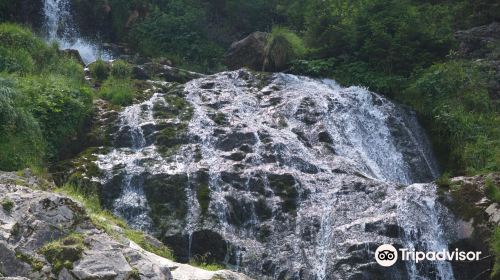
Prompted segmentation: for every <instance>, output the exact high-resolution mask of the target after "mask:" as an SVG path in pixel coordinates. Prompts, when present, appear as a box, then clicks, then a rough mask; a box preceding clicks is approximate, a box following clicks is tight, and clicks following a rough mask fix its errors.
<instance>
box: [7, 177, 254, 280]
mask: <svg viewBox="0 0 500 280" xmlns="http://www.w3.org/2000/svg"><path fill="white" fill-rule="evenodd" d="M13 180H15V182H13ZM27 182H31V184H30V187H26V186H22V185H28V184H27ZM40 182H45V181H44V180H39V179H37V178H35V177H32V176H18V175H16V174H14V173H5V172H1V173H0V198H1V203H2V209H0V275H2V276H9V277H27V278H29V279H65V280H70V279H159V280H160V279H179V280H180V279H200V280H201V279H206V280H209V279H246V278H245V277H244V276H241V275H238V274H235V273H231V272H229V271H218V272H209V271H205V270H202V269H199V268H194V267H191V266H188V265H182V264H177V263H174V262H172V261H170V260H167V259H164V258H162V257H159V256H157V255H155V254H152V253H149V252H147V251H144V250H143V249H142V248H140V247H139V246H138V245H137V244H135V243H133V242H132V241H130V240H128V239H126V238H125V237H124V236H122V235H120V234H118V236H116V237H111V236H109V235H108V234H106V233H105V232H104V231H102V230H99V229H97V228H96V227H95V226H94V225H93V224H92V223H91V220H90V219H89V216H88V215H87V213H86V211H85V209H84V208H83V207H82V206H81V205H80V204H79V203H77V202H75V201H73V200H72V199H70V198H68V197H66V196H63V195H59V194H55V193H51V192H47V191H42V190H36V188H40V187H44V188H46V187H47V184H46V183H40ZM20 184H22V185H20ZM52 186H53V185H52ZM171 271H174V272H173V273H171ZM7 279H9V278H7ZM13 279H16V278H13ZM17 279H22V278H17Z"/></svg>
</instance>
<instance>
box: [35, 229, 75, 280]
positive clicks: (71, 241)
mask: <svg viewBox="0 0 500 280" xmlns="http://www.w3.org/2000/svg"><path fill="white" fill-rule="evenodd" d="M83 250H84V244H83V236H82V235H81V234H78V233H71V234H69V235H68V236H66V237H64V238H62V239H60V240H56V241H52V242H50V243H48V244H45V245H44V246H43V247H41V248H40V249H39V250H38V252H39V253H41V254H42V255H44V256H45V258H46V259H47V261H48V262H49V263H50V264H52V269H53V270H54V272H55V273H56V274H57V273H59V272H60V271H61V270H62V269H63V268H67V269H72V268H73V263H74V262H76V261H77V260H79V259H80V258H81V257H82V253H83Z"/></svg>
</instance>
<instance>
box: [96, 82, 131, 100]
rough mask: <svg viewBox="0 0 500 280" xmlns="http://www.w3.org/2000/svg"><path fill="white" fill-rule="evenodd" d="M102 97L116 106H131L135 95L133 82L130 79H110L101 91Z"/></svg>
mask: <svg viewBox="0 0 500 280" xmlns="http://www.w3.org/2000/svg"><path fill="white" fill-rule="evenodd" d="M99 93H100V95H101V97H102V98H103V99H105V100H109V101H111V103H113V104H115V105H129V104H131V103H132V101H133V99H134V95H135V88H134V85H133V83H132V81H130V80H128V79H117V78H109V79H107V80H106V81H105V82H104V84H103V85H102V86H101V89H100V90H99Z"/></svg>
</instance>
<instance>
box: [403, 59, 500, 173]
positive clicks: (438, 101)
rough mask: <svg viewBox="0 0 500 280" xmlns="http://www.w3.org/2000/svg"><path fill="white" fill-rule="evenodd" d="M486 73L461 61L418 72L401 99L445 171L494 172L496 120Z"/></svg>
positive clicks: (498, 164) (498, 163)
mask: <svg viewBox="0 0 500 280" xmlns="http://www.w3.org/2000/svg"><path fill="white" fill-rule="evenodd" d="M485 81H486V74H485V73H484V72H483V71H481V69H479V68H478V67H476V66H474V65H471V64H470V63H466V62H462V61H450V62H447V63H441V64H436V65H433V66H432V67H430V68H428V69H426V70H425V71H422V73H420V75H419V76H418V77H417V79H416V80H415V81H414V82H413V83H412V84H411V85H410V87H409V88H408V90H406V91H405V93H404V95H403V100H404V101H405V102H406V103H408V104H410V105H411V106H412V107H413V108H415V109H416V110H417V112H419V113H420V114H421V116H422V117H423V120H424V125H425V126H426V127H427V128H428V130H429V131H430V135H431V139H432V141H433V144H434V148H435V150H436V151H437V155H438V157H439V158H440V160H441V162H442V164H443V165H444V167H445V169H446V170H447V171H449V172H453V173H455V174H457V173H458V174H469V175H473V174H477V173H484V172H488V171H495V170H498V169H499V168H500V160H499V158H500V148H498V147H499V145H500V129H499V127H500V117H499V116H498V112H497V111H496V110H497V109H496V108H495V107H494V106H493V102H492V100H491V99H490V97H489V95H488V92H487V89H486V82H485Z"/></svg>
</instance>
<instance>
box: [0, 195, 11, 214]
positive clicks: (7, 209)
mask: <svg viewBox="0 0 500 280" xmlns="http://www.w3.org/2000/svg"><path fill="white" fill-rule="evenodd" d="M0 204H1V205H2V208H3V210H5V212H7V213H10V211H12V208H14V201H12V200H11V199H9V198H4V199H2V201H1V202H0Z"/></svg>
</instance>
